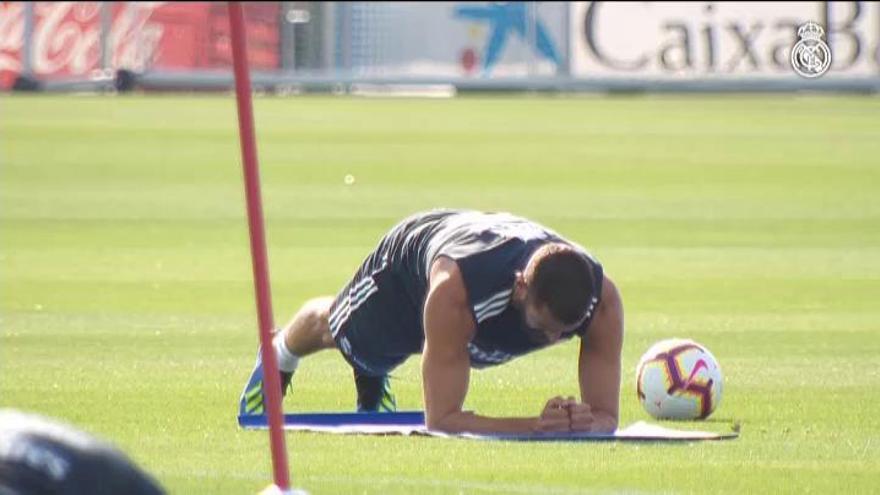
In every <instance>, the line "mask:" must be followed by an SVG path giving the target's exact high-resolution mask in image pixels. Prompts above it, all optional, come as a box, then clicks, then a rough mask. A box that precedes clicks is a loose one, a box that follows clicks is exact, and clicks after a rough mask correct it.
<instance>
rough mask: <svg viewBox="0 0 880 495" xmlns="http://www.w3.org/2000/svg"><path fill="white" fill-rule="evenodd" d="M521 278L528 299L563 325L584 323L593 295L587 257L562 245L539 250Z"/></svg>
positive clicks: (592, 283) (544, 247)
mask: <svg viewBox="0 0 880 495" xmlns="http://www.w3.org/2000/svg"><path fill="white" fill-rule="evenodd" d="M533 257H534V259H532V260H531V261H530V262H529V265H528V266H527V267H526V272H525V273H524V274H523V276H524V278H525V281H526V285H527V286H528V288H529V289H528V290H529V295H530V296H531V297H533V298H534V299H535V301H536V302H538V303H539V304H542V305H546V306H547V307H548V308H549V309H550V312H551V313H552V314H553V316H555V317H556V319H558V320H559V321H561V322H562V323H565V324H567V325H573V324H575V323H577V322H579V321H581V320H583V319H584V316H586V312H587V308H588V307H589V305H590V301H591V298H592V297H593V295H594V289H595V288H594V281H593V268H592V266H590V263H589V262H588V261H587V258H586V256H584V255H583V254H581V253H579V252H578V251H576V250H575V249H574V248H572V247H570V246H567V245H565V244H559V243H553V244H547V245H544V246H542V247H540V248H539V249H538V250H537V251H536V252H535V254H534V255H533Z"/></svg>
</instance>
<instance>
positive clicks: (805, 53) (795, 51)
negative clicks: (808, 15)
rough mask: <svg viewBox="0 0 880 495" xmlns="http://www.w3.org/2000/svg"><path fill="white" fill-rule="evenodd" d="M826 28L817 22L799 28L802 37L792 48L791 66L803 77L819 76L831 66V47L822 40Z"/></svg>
mask: <svg viewBox="0 0 880 495" xmlns="http://www.w3.org/2000/svg"><path fill="white" fill-rule="evenodd" d="M824 34H825V30H824V29H822V26H820V25H818V24H816V23H815V22H812V21H810V22H808V23H806V24H804V25H802V26H801V27H799V28H798V37H799V38H800V39H801V40H800V41H798V42H797V44H795V45H794V48H792V49H791V67H792V68H793V69H794V71H795V72H797V73H798V74H800V75H801V76H803V77H808V78H814V77H819V76H821V75H822V74H824V73H825V72H827V71H828V68H829V67H831V49H830V48H828V45H827V44H825V42H824V41H822V36H823V35H824Z"/></svg>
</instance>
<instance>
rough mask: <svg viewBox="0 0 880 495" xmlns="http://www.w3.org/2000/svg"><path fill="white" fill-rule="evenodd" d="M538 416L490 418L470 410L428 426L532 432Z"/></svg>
mask: <svg viewBox="0 0 880 495" xmlns="http://www.w3.org/2000/svg"><path fill="white" fill-rule="evenodd" d="M537 422H538V418H492V417H488V416H479V415H477V414H474V413H472V412H463V411H462V412H455V413H451V414H448V415H446V416H444V417H442V418H440V419H439V420H437V421H436V424H429V425H428V428H430V429H432V430H437V431H443V432H447V433H465V432H467V433H532V432H533V431H535V428H536V425H537Z"/></svg>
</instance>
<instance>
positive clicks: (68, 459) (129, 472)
mask: <svg viewBox="0 0 880 495" xmlns="http://www.w3.org/2000/svg"><path fill="white" fill-rule="evenodd" d="M53 493H54V494H61V493H63V494H69V495H79V494H82V495H86V494H88V495H104V494H106V495H110V494H118V493H125V494H130V495H162V494H163V493H164V490H163V489H162V487H161V486H160V485H159V484H158V483H157V482H156V481H155V480H154V479H153V478H152V476H150V475H149V474H147V473H146V472H144V471H142V470H141V469H140V468H139V467H138V466H137V465H135V464H134V463H133V462H132V461H131V460H130V459H129V458H128V457H127V456H126V455H125V454H124V453H123V452H121V451H120V450H118V449H117V448H115V447H113V446H112V445H110V444H109V443H106V442H105V441H103V440H100V439H98V438H96V437H93V436H91V435H89V434H87V433H85V432H83V431H81V430H78V429H76V428H74V427H73V426H70V425H67V424H64V423H62V422H59V421H56V420H52V419H50V418H46V417H43V416H39V415H35V414H26V413H23V412H20V411H16V410H11V409H0V495H40V494H53Z"/></svg>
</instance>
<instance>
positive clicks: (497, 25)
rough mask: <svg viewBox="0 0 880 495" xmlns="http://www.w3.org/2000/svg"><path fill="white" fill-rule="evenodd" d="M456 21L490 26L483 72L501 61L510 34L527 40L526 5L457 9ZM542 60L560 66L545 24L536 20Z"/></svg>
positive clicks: (495, 5) (467, 6) (498, 3)
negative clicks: (475, 22)
mask: <svg viewBox="0 0 880 495" xmlns="http://www.w3.org/2000/svg"><path fill="white" fill-rule="evenodd" d="M454 15H455V17H459V18H463V19H469V20H472V21H478V22H487V23H489V24H490V25H491V29H492V34H491V35H490V36H489V44H488V46H486V49H485V52H484V53H485V55H484V57H483V72H484V73H488V72H489V71H490V70H491V69H492V67H493V66H494V65H495V64H496V63H497V62H498V59H499V58H501V55H502V53H503V52H504V45H505V44H506V43H507V38H508V37H509V36H510V34H511V32H514V33H516V34H518V35H519V36H520V37H521V38H522V39H524V40H525V39H526V25H527V22H528V19H527V17H528V16H527V11H526V2H492V3H490V4H488V5H485V6H473V5H467V4H466V5H459V6H457V7H455V14H454ZM532 49H533V50H537V52H538V54H540V55H541V56H542V57H543V58H545V59H549V60H551V61H552V62H553V63H555V64H557V65H559V64H560V57H559V54H558V53H557V52H556V47H555V46H553V40H552V39H551V38H550V35H549V34H548V32H547V28H546V27H544V23H543V22H541V20H540V19H539V18H538V17H537V16H535V46H533V47H532Z"/></svg>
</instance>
